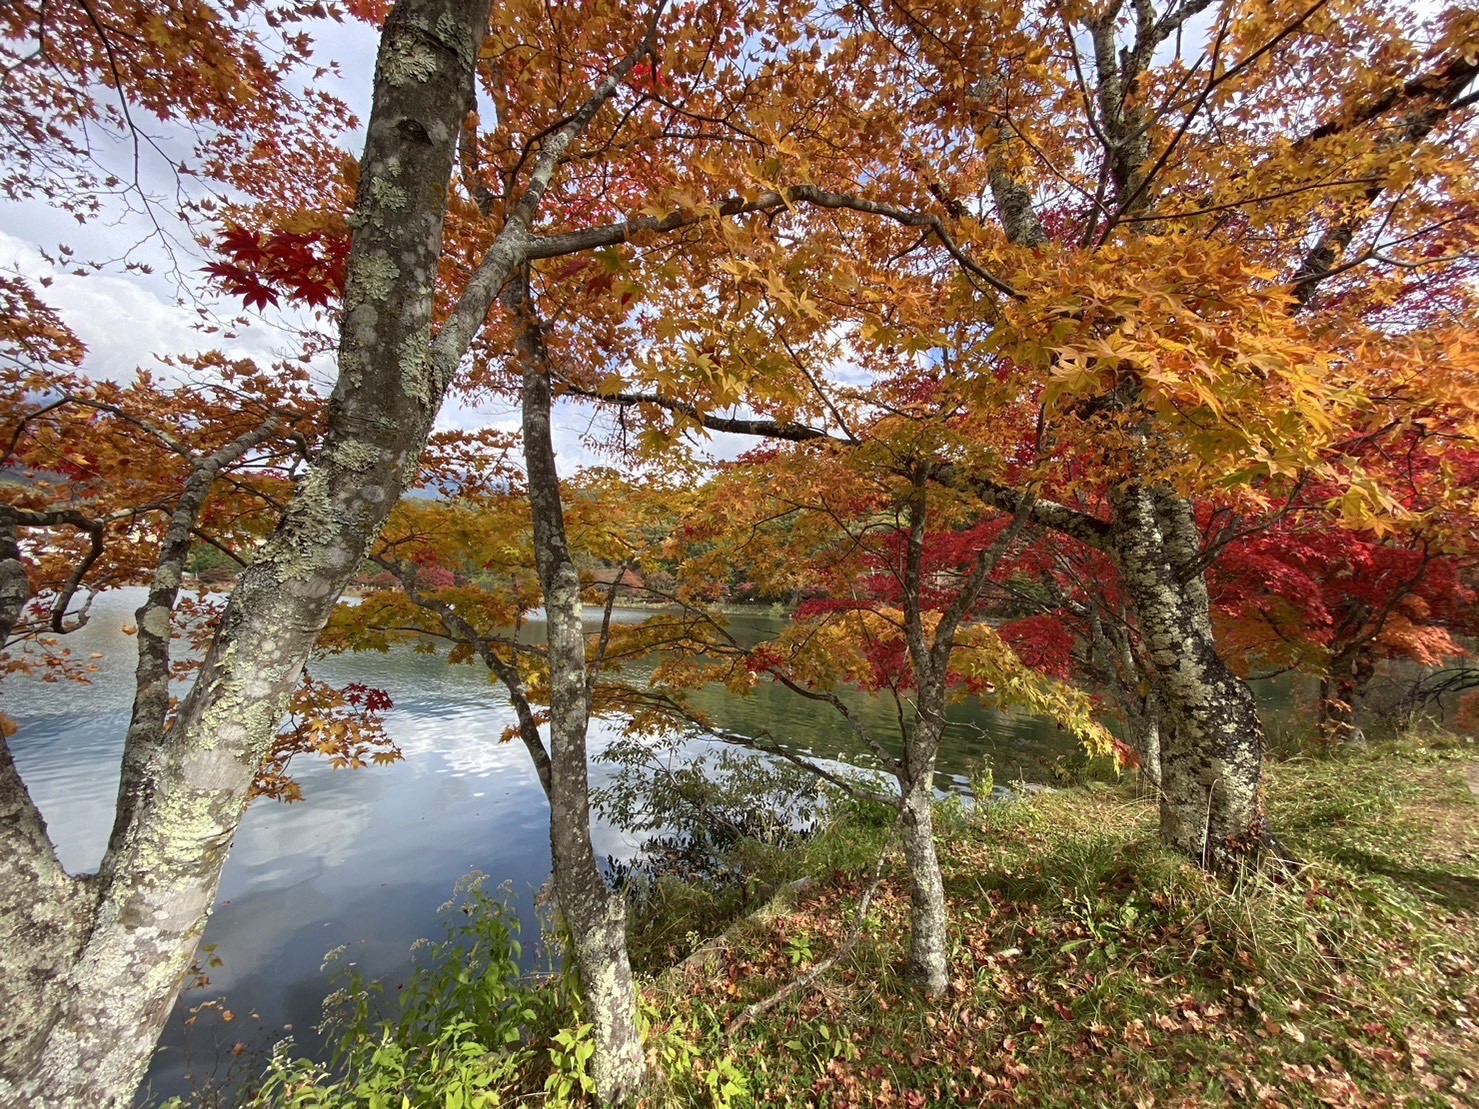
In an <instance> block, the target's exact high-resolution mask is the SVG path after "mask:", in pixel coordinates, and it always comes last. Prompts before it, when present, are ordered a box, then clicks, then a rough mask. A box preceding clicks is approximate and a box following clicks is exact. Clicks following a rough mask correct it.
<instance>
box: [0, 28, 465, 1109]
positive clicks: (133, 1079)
mask: <svg viewBox="0 0 1479 1109" xmlns="http://www.w3.org/2000/svg"><path fill="white" fill-rule="evenodd" d="M487 18H488V4H487V3H486V2H485V0H474V2H473V3H465V2H462V0H402V2H401V3H399V4H397V5H396V7H395V9H394V11H393V13H392V15H391V17H390V19H389V21H388V23H387V25H386V28H385V31H384V33H383V35H382V39H381V48H380V57H379V62H378V65H377V71H376V81H375V99H374V106H373V109H372V112H371V117H370V123H369V137H368V141H367V146H366V151H365V157H364V160H363V163H362V169H361V175H360V191H359V195H358V197H357V198H356V204H355V219H356V228H355V234H354V238H353V243H352V246H351V251H350V258H349V263H348V280H347V283H346V289H345V299H344V316H343V326H342V333H341V342H340V348H339V379H338V382H337V384H336V386H335V390H334V394H333V396H332V398H331V400H330V408H329V425H328V433H327V436H326V438H325V442H324V446H323V449H322V450H321V452H320V454H319V456H318V458H317V459H316V460H315V462H314V465H313V466H312V467H311V469H310V470H309V472H308V474H307V475H306V476H305V477H304V479H303V481H302V483H301V484H300V486H299V488H298V490H297V492H296V493H295V494H294V497H293V500H292V501H291V503H290V505H289V507H288V510H287V512H286V514H285V516H284V519H283V521H282V523H281V524H280V525H279V527H278V530H277V532H276V534H275V535H274V536H273V538H272V539H271V541H270V542H269V543H268V544H267V545H266V546H265V547H264V548H263V550H262V552H261V553H260V555H259V556H258V558H256V559H255V560H254V561H253V564H252V566H251V567H250V568H249V569H248V570H247V571H246V572H245V573H244V574H243V575H242V577H241V580H240V581H239V583H238V585H237V588H236V590H235V591H234V593H233V594H232V597H231V599H230V601H229V602H228V604H227V608H226V611H225V612H224V613H223V615H222V618H221V624H220V627H219V629H218V631H217V634H216V637H215V640H214V642H213V643H212V645H211V648H210V650H209V651H208V652H207V654H206V657H205V659H204V660H203V662H202V664H201V669H200V672H199V676H198V677H197V679H196V681H195V684H194V686H193V688H192V689H191V691H190V694H189V696H188V697H187V698H186V700H185V702H184V704H182V705H181V707H180V710H179V712H178V714H177V716H176V718H175V721H174V724H173V726H172V727H171V728H170V730H169V731H168V732H167V733H166V734H165V736H164V737H163V740H162V742H160V743H158V744H157V745H155V747H154V749H153V750H152V751H151V752H150V753H149V756H148V758H147V760H146V763H145V764H144V765H142V766H140V767H138V769H139V771H140V772H139V773H138V777H137V786H136V791H135V792H134V794H133V795H132V796H130V797H129V798H128V807H129V809H130V812H131V819H130V821H129V823H128V826H127V827H126V828H124V829H120V834H118V835H116V836H115V837H114V838H113V841H112V842H111V843H110V845H109V848H108V852H107V854H106V856H105V857H104V860H103V864H102V866H101V868H100V871H99V874H98V877H97V879H96V880H95V883H88V885H94V884H95V888H96V890H97V901H96V910H95V911H94V912H90V913H88V914H87V915H88V919H87V921H86V923H85V925H84V926H82V927H80V928H79V929H78V934H79V939H78V941H77V953H76V957H75V958H72V959H68V960H67V963H68V965H67V966H65V967H64V968H63V967H58V968H57V970H56V973H54V974H53V975H51V976H50V981H49V982H48V983H47V984H46V985H45V987H44V990H43V992H42V994H41V996H40V998H39V1000H38V1001H37V1004H36V1005H35V1006H34V1007H33V1008H32V1009H31V1010H30V1016H31V1019H32V1020H33V1021H34V1028H35V1030H36V1031H35V1035H34V1036H32V1037H30V1038H29V1039H28V1040H27V1042H26V1043H25V1044H24V1045H19V1046H18V1047H17V1049H15V1050H12V1049H11V1045H9V1044H7V1045H6V1048H7V1049H6V1051H5V1055H4V1057H3V1058H0V1104H4V1105H6V1106H48V1107H53V1106H61V1107H70V1106H76V1107H86V1109H100V1107H105V1106H118V1105H127V1104H128V1103H129V1102H130V1101H131V1100H132V1098H133V1094H134V1090H135V1089H136V1088H137V1086H138V1083H139V1080H140V1078H141V1077H142V1075H143V1072H144V1070H145V1068H146V1067H147V1065H148V1062H149V1058H150V1056H151V1054H152V1052H153V1048H154V1044H155V1041H156V1040H157V1038H158V1035H159V1032H160V1030H161V1029H162V1028H163V1026H164V1023H165V1021H166V1019H167V1018H168V1015H169V1013H170V1010H171V1008H172V1006H173V1004H174V1000H175V996H176V994H177V992H178V989H179V986H180V982H181V980H182V979H183V977H184V975H185V973H186V971H187V970H188V968H189V965H190V960H191V958H192V956H193V954H194V952H195V947H196V943H197V942H198V940H199V938H200V935H201V932H202V931H203V929H204V927H205V919H206V915H207V913H208V911H209V909H210V906H211V905H212V903H213V902H214V900H215V895H216V889H217V885H218V883H219V881H220V876H221V869H222V866H223V865H224V863H225V859H226V853H227V850H228V849H229V847H230V845H231V840H232V837H233V835H234V834H235V831H236V827H237V824H238V823H239V821H240V819H241V815H242V812H243V811H244V809H245V807H246V803H247V798H248V795H249V791H250V788H251V784H252V780H253V778H254V776H255V773H256V770H257V767H258V766H259V765H260V763H261V760H262V757H263V756H264V754H265V753H266V751H267V750H268V748H269V746H270V744H271V743H272V741H273V738H274V736H275V735H276V733H277V729H278V726H279V723H280V721H281V719H282V716H283V714H284V712H285V710H286V707H287V703H288V700H289V698H290V697H291V695H292V693H293V690H294V688H295V687H296V685H297V681H298V678H299V675H300V673H301V671H302V667H303V663H304V660H305V659H306V657H307V655H308V652H309V650H310V649H311V647H312V644H313V640H314V638H315V637H316V636H317V634H318V632H319V630H320V629H321V628H322V627H323V625H324V623H325V621H326V620H327V619H328V615H329V612H330V610H331V609H332V607H333V605H334V604H335V602H336V601H337V599H338V597H339V594H340V592H341V591H342V589H343V588H344V586H345V584H346V583H347V582H348V581H349V579H350V578H351V577H352V576H353V574H354V572H355V571H356V570H357V569H358V567H359V564H360V560H361V558H362V557H363V554H364V551H365V549H366V547H367V545H368V544H369V542H370V541H371V540H372V539H373V538H374V536H375V535H376V534H377V533H378V532H379V530H380V527H381V525H382V524H383V523H384V520H385V517H386V514H387V513H388V512H389V511H390V508H391V506H392V505H393V504H394V503H395V501H396V499H397V497H398V496H399V494H400V491H401V489H402V487H403V485H404V482H405V480H406V479H407V477H408V476H409V475H411V474H413V473H414V472H415V468H416V465H417V460H418V459H419V457H420V455H421V451H422V447H423V445H424V442H425V437H426V434H427V432H428V431H429V430H430V427H431V424H432V421H433V419H434V418H435V415H436V411H437V408H438V406H439V404H440V401H441V397H442V394H443V392H444V390H445V386H446V380H445V378H446V376H448V375H447V371H446V367H444V366H441V365H439V364H437V363H436V360H435V359H434V358H432V357H429V353H428V341H429V338H430V334H431V318H432V317H431V313H432V290H433V285H434V281H435V277H436V272H437V261H438V259H439V257H440V253H441V239H442V218H443V215H444V212H445V204H446V199H445V198H446V183H447V181H448V179H449V177H450V174H451V165H452V153H453V147H454V144H455V141H456V138H457V135H458V133H459V125H460V124H461V122H462V119H463V116H464V115H465V113H466V110H467V108H468V95H469V82H468V74H469V73H470V72H471V70H472V67H473V65H474V63H475V61H476V55H477V49H478V44H479V43H480V42H481V40H482V37H483V33H484V30H485V28H486V25H487ZM407 198H414V199H413V200H412V202H411V203H409V204H408V201H407ZM7 800H8V802H9V803H10V804H11V805H16V804H22V807H23V808H26V807H27V806H28V802H25V803H24V804H23V803H22V801H21V798H20V797H19V796H18V795H16V794H14V792H13V791H11V794H10V796H9V797H8V799H7ZM38 819H39V818H38V817H36V816H34V815H32V812H30V811H25V812H22V813H21V814H20V816H19V817H18V818H17V819H14V820H9V821H0V836H3V838H4V843H3V846H0V858H11V859H20V860H21V864H20V865H22V866H24V867H30V868H32V869H34V870H35V873H34V874H32V875H30V876H25V875H20V876H19V877H18V878H17V880H18V881H21V880H22V879H23V882H22V885H20V886H17V887H11V886H10V884H9V882H10V880H11V878H12V877H15V876H14V875H12V874H7V875H5V876H4V880H5V883H6V886H7V894H8V895H10V896H16V897H18V898H19V899H20V900H24V901H26V902H27V904H26V905H24V906H21V907H20V911H19V912H18V913H17V915H11V914H10V913H7V914H6V931H5V932H0V948H3V950H0V966H3V967H7V968H8V966H9V965H11V964H12V963H13V960H14V958H15V948H16V945H17V944H18V943H25V942H31V941H30V940H29V938H28V937H29V936H30V935H31V934H32V930H33V928H34V927H36V924H37V923H38V922H40V923H43V924H44V921H45V920H47V919H51V920H57V919H62V918H65V917H66V915H67V913H66V908H67V906H68V905H69V904H70V903H72V901H73V900H74V899H75V893H72V892H68V891H70V890H73V889H75V887H73V886H70V885H68V884H66V883H62V884H61V885H60V888H59V889H58V888H54V887H58V884H59V882H60V879H58V878H57V870H56V869H53V868H51V867H49V866H47V865H46V860H45V859H44V858H43V857H41V856H40V855H39V854H38V852H36V851H31V850H28V845H27V840H28V838H33V832H34V830H35V828H36V827H37V822H38ZM42 835H43V838H44V833H43V834H42ZM48 849H49V847H48ZM68 881H69V882H70V881H72V880H70V879H69V880H68ZM21 888H24V889H29V890H30V893H31V896H30V897H29V898H28V899H27V898H25V897H24V895H17V894H13V893H12V892H11V891H12V889H21ZM68 942H69V943H70V941H68ZM66 947H67V944H63V945H61V947H59V948H58V950H64V949H65V948H66ZM6 977H7V979H8V978H9V973H8V969H7V971H6Z"/></svg>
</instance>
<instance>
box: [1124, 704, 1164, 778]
mask: <svg viewBox="0 0 1479 1109" xmlns="http://www.w3.org/2000/svg"><path fill="white" fill-rule="evenodd" d="M1131 697H1132V698H1134V697H1135V694H1134V693H1133V692H1132V693H1131ZM1139 700H1140V705H1139V707H1138V708H1137V707H1133V706H1132V707H1128V708H1127V709H1126V712H1125V716H1126V730H1127V731H1128V733H1129V736H1128V739H1129V743H1130V747H1131V748H1132V749H1133V750H1134V752H1135V754H1136V755H1138V756H1139V758H1140V778H1141V781H1142V782H1143V783H1145V784H1147V785H1149V786H1150V787H1151V788H1152V789H1157V790H1158V789H1160V787H1161V726H1162V725H1161V718H1162V716H1163V715H1164V712H1163V711H1162V709H1161V702H1160V697H1159V696H1157V694H1156V692H1155V690H1151V691H1150V692H1149V693H1148V694H1147V695H1146V696H1145V697H1144V698H1143V699H1139Z"/></svg>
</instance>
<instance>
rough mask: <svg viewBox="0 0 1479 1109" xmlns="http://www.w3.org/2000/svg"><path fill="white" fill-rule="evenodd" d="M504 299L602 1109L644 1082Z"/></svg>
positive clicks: (536, 343) (617, 901)
mask: <svg viewBox="0 0 1479 1109" xmlns="http://www.w3.org/2000/svg"><path fill="white" fill-rule="evenodd" d="M516 282H517V284H516V286H515V289H514V291H513V294H512V295H511V296H510V298H509V301H510V305H511V307H513V308H514V309H515V310H518V311H524V315H525V318H524V320H523V322H522V326H521V328H520V340H519V345H520V348H521V350H522V352H523V354H524V396H523V422H524V458H525V464H526V467H527V471H528V481H529V504H530V508H531V510H532V514H533V523H534V552H535V563H536V567H537V569H538V571H539V582H540V586H541V588H542V589H543V592H544V610H545V618H546V621H547V626H548V629H549V666H550V751H549V754H550V775H549V804H550V855H551V858H552V862H553V866H554V878H555V892H556V894H557V896H558V897H559V901H560V912H561V913H562V914H563V915H564V918H565V922H566V924H567V925H568V926H569V928H570V932H571V934H572V937H573V945H574V948H575V965H576V970H577V973H578V974H579V976H580V983H581V986H582V987H583V988H584V991H585V1002H586V1009H587V1012H588V1014H589V1016H590V1019H591V1024H592V1026H593V1028H594V1032H595V1045H596V1052H595V1057H594V1059H593V1063H594V1069H595V1076H594V1077H595V1081H596V1093H597V1096H598V1097H599V1098H600V1099H601V1101H602V1102H603V1103H605V1104H607V1105H621V1104H626V1103H629V1102H630V1101H632V1100H633V1099H634V1098H635V1097H636V1095H637V1093H638V1091H639V1090H640V1088H641V1086H642V1084H643V1082H644V1081H645V1079H646V1077H647V1063H646V1058H645V1055H644V1054H643V1050H642V1034H641V1028H640V1025H639V1024H638V1020H637V999H636V988H635V985H634V983H633V981H632V968H631V962H630V960H629V958H628V955H627V941H626V903H625V901H624V900H623V898H622V896H621V895H620V894H619V893H616V892H613V891H612V890H611V888H610V887H609V886H608V885H607V884H606V880H605V878H603V877H602V876H601V872H600V870H599V869H597V866H596V853H595V847H594V845H593V843H592V842H591V806H590V786H589V780H588V776H587V767H586V729H587V726H588V724H589V721H590V692H589V688H588V686H587V684H586V659H585V627H584V624H583V621H582V605H581V599H580V577H579V574H578V573H577V572H576V569H575V561H574V559H573V558H572V557H571V555H570V548H569V545H568V543H567V541H566V534H565V515H564V509H563V507H562V506H561V504H560V479H559V474H558V471H557V470H556V468H555V452H554V445H553V442H552V440H551V435H550V403H551V398H550V382H549V378H548V377H547V376H546V374H545V365H546V359H545V357H544V350H543V338H542V336H541V334H540V329H539V323H538V320H537V319H535V318H534V316H533V314H532V313H530V312H527V310H526V305H525V297H526V295H527V276H524V277H520V278H517V279H516Z"/></svg>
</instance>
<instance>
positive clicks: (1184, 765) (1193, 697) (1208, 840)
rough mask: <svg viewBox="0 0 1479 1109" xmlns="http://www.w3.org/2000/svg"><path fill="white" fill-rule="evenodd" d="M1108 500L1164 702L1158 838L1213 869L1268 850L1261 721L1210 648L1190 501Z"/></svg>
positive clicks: (1125, 495)
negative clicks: (1159, 836)
mask: <svg viewBox="0 0 1479 1109" xmlns="http://www.w3.org/2000/svg"><path fill="white" fill-rule="evenodd" d="M1113 506H1114V514H1115V519H1114V524H1113V534H1112V537H1111V539H1112V542H1111V553H1112V554H1113V556H1114V559H1115V562H1116V564H1117V567H1118V569H1119V573H1120V579H1121V582H1122V584H1123V586H1124V588H1125V591H1126V593H1127V595H1128V596H1129V597H1130V599H1131V602H1132V604H1133V606H1134V610H1135V614H1136V616H1137V618H1138V619H1139V622H1140V628H1141V633H1142V635H1143V637H1144V643H1145V649H1146V653H1147V655H1148V656H1149V659H1150V662H1151V664H1152V667H1153V670H1152V672H1151V682H1152V686H1153V689H1154V692H1155V694H1156V696H1157V698H1158V699H1159V701H1160V704H1161V708H1162V710H1163V713H1162V718H1161V722H1162V728H1161V734H1160V740H1161V752H1160V753H1161V838H1162V840H1163V841H1164V842H1166V843H1167V844H1169V845H1170V846H1171V847H1173V848H1175V849H1176V850H1178V851H1180V852H1181V853H1182V854H1184V855H1186V856H1188V857H1189V858H1191V859H1193V860H1195V861H1197V862H1198V863H1199V864H1200V865H1202V866H1203V867H1206V868H1208V869H1212V870H1225V869H1229V868H1232V867H1235V866H1237V865H1239V864H1240V863H1241V862H1242V860H1244V859H1247V858H1249V857H1250V856H1254V855H1258V854H1261V853H1263V852H1265V851H1267V850H1269V849H1273V850H1274V851H1275V852H1277V841H1276V840H1274V838H1273V836H1272V834H1271V833H1270V830H1269V828H1268V823H1267V819H1266V817H1265V814H1264V808H1263V792H1262V755H1263V742H1264V733H1263V724H1262V721H1261V720H1260V719H1259V715H1258V706H1257V703H1256V701H1255V700H1254V697H1253V692H1252V690H1250V689H1249V688H1248V685H1247V683H1246V682H1244V681H1243V680H1242V679H1241V678H1239V677H1238V676H1237V675H1236V674H1234V673H1233V672H1232V671H1231V670H1230V669H1228V667H1227V665H1226V663H1224V662H1223V661H1222V658H1221V656H1219V655H1218V653H1217V648H1216V642H1215V640H1214V637H1213V633H1212V618H1211V609H1210V605H1209V602H1208V597H1207V586H1206V581H1205V579H1204V577H1203V575H1202V572H1201V569H1200V561H1199V559H1200V554H1201V550H1200V537H1199V533H1198V531H1197V527H1196V521H1195V519H1194V518H1193V517H1192V513H1191V505H1190V504H1189V503H1188V502H1186V501H1184V500H1182V499H1180V498H1178V497H1176V496H1175V495H1174V494H1172V493H1171V492H1170V491H1169V490H1165V489H1157V488H1152V487H1148V486H1144V485H1131V486H1128V487H1127V488H1124V489H1121V490H1117V491H1116V492H1115V493H1114V495H1113Z"/></svg>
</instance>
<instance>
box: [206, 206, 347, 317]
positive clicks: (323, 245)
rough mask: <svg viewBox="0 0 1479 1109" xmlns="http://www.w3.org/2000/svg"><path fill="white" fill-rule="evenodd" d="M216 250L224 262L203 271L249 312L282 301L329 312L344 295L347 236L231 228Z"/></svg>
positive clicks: (212, 264) (321, 232) (221, 238)
mask: <svg viewBox="0 0 1479 1109" xmlns="http://www.w3.org/2000/svg"><path fill="white" fill-rule="evenodd" d="M217 247H218V249H219V250H220V252H221V254H222V259H221V260H220V261H218V262H212V263H211V264H210V265H208V266H206V267H205V272H206V273H208V274H210V276H211V277H213V278H215V279H216V280H217V281H219V282H220V283H221V287H222V289H223V290H224V291H225V292H226V293H227V294H228V295H230V296H239V297H241V298H242V300H243V301H245V302H246V305H247V307H248V308H265V307H267V305H269V304H272V305H275V304H278V303H279V302H280V301H281V300H283V299H284V298H286V299H287V300H289V301H292V302H297V303H301V304H308V305H311V306H313V307H315V308H327V307H328V306H329V305H330V304H332V303H334V302H336V301H338V300H339V298H340V297H342V296H343V295H344V270H345V264H346V262H347V261H348V259H349V238H348V236H347V235H339V234H330V233H328V232H326V231H318V230H315V231H284V230H273V231H253V230H250V229H248V228H245V227H235V226H233V227H228V228H227V229H226V230H225V231H224V232H222V234H221V237H220V239H219V241H218V243H217Z"/></svg>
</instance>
